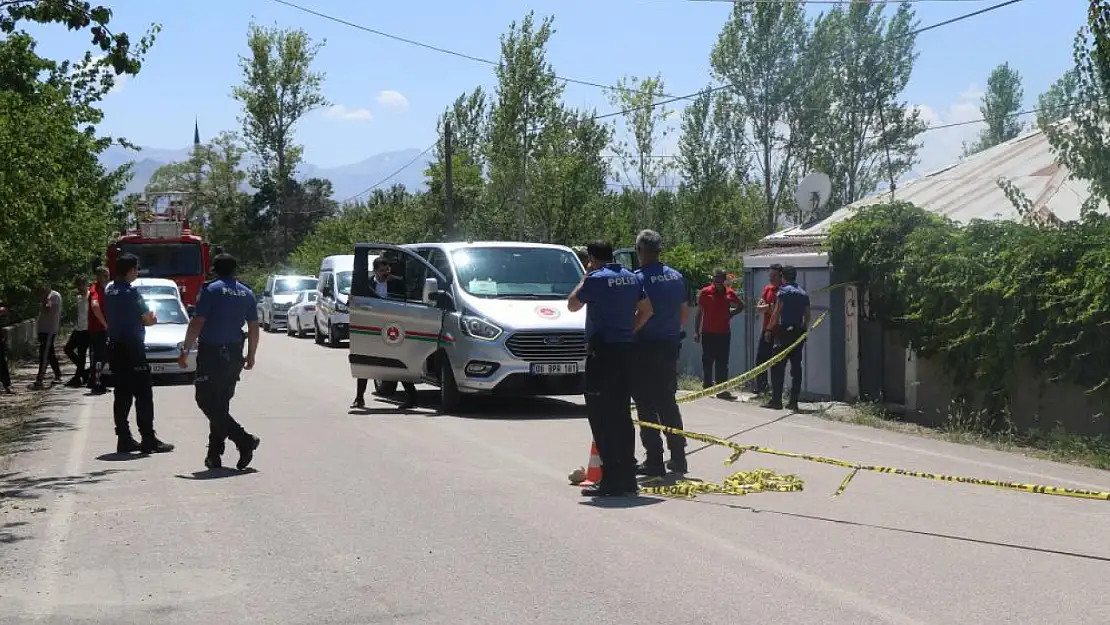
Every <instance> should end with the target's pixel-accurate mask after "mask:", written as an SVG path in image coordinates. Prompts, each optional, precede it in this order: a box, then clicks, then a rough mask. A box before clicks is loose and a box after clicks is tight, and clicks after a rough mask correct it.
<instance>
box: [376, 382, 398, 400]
mask: <svg viewBox="0 0 1110 625" xmlns="http://www.w3.org/2000/svg"><path fill="white" fill-rule="evenodd" d="M396 392H397V383H396V382H379V381H378V380H374V394H375V395H377V396H378V397H391V396H392V395H393V394H394V393H396Z"/></svg>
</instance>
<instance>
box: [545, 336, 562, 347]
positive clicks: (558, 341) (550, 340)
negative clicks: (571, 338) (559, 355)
mask: <svg viewBox="0 0 1110 625" xmlns="http://www.w3.org/2000/svg"><path fill="white" fill-rule="evenodd" d="M543 344H544V345H562V344H563V337H561V336H559V335H558V334H552V335H551V336H545V337H543Z"/></svg>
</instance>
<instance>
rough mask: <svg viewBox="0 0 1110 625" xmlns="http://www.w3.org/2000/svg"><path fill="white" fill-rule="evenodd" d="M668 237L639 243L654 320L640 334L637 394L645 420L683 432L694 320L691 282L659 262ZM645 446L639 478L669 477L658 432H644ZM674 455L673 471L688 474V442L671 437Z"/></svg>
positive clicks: (647, 235)
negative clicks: (681, 385)
mask: <svg viewBox="0 0 1110 625" xmlns="http://www.w3.org/2000/svg"><path fill="white" fill-rule="evenodd" d="M662 251H663V237H662V236H660V235H659V233H658V232H655V231H654V230H644V231H643V232H641V233H640V234H639V236H637V237H636V255H637V256H638V257H639V259H640V269H638V270H636V275H637V276H639V278H640V281H641V282H642V283H643V285H644V291H645V292H646V293H647V297H648V300H649V301H650V302H651V309H652V310H653V311H654V314H653V315H652V316H651V318H650V319H648V320H647V322H646V323H645V324H644V325H643V327H642V328H641V329H640V331H639V332H637V333H636V344H635V354H636V375H635V380H634V382H633V389H632V394H633V397H635V398H636V407H637V412H638V414H639V415H640V419H641V420H643V421H649V422H651V423H660V424H662V425H665V426H668V427H672V428H677V429H682V412H681V411H679V409H678V402H676V401H675V393H677V392H678V350H679V347H680V346H681V344H682V343H681V342H682V326H683V324H685V323H686V320H687V318H688V317H689V315H690V309H689V305H688V304H687V301H686V297H687V296H686V280H685V278H683V277H682V274H681V273H679V272H678V271H675V270H674V269H672V268H671V267H668V266H666V265H664V264H663V263H661V262H659V254H660V253H661V252H662ZM640 442H641V443H643V445H644V451H645V453H646V454H647V457H646V459H645V460H644V463H643V464H642V465H640V466H639V467H637V473H639V474H641V475H648V476H652V477H662V476H663V475H664V474H666V467H665V466H664V464H663V437H662V436H661V433H660V432H659V430H653V429H650V428H640ZM667 449H669V450H670V452H671V462H670V468H671V470H672V471H675V472H678V473H685V472H686V439H685V438H683V437H681V436H678V435H675V434H667Z"/></svg>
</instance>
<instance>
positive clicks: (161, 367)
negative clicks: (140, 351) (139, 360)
mask: <svg viewBox="0 0 1110 625" xmlns="http://www.w3.org/2000/svg"><path fill="white" fill-rule="evenodd" d="M167 366H168V365H150V372H151V373H162V372H164V371H165V370H166V367H167Z"/></svg>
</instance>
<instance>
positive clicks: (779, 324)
mask: <svg viewBox="0 0 1110 625" xmlns="http://www.w3.org/2000/svg"><path fill="white" fill-rule="evenodd" d="M771 315H772V316H771V323H772V331H773V332H774V342H775V345H774V351H773V356H772V358H773V357H776V356H779V355H780V354H782V352H783V351H784V350H786V349H788V348H789V347H790V346H791V345H793V344H794V342H795V341H797V340H798V339H799V338H801V337H802V335H803V334H805V331H806V328H808V327H809V315H810V311H809V294H808V293H806V290H805V289H803V288H802V287H800V286H798V270H797V269H796V268H794V267H791V266H790V265H787V266H785V267H783V268H782V285H781V286H780V287H779V292H778V295H777V296H776V299H775V308H774V312H772V313H771ZM804 348H805V341H802V342H801V343H800V344H799V345H798V346H797V347H795V348H794V349H793V350H792V351H791V352H790V354H789V355H787V357H786V360H784V361H781V362H778V363H777V364H775V366H773V367H771V401H769V402H767V403H766V404H764V407H765V408H771V409H773V410H781V409H782V390H783V388H782V387H783V386H784V385H785V384H786V363H787V362H789V363H790V403H788V404H787V405H786V407H787V408H789V409H791V410H797V409H798V398H799V397H800V396H801V393H802V351H803V350H804Z"/></svg>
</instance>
